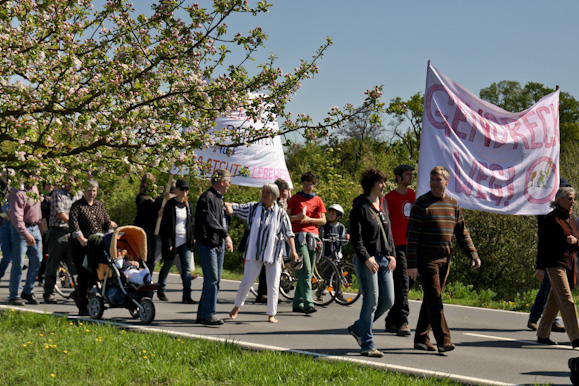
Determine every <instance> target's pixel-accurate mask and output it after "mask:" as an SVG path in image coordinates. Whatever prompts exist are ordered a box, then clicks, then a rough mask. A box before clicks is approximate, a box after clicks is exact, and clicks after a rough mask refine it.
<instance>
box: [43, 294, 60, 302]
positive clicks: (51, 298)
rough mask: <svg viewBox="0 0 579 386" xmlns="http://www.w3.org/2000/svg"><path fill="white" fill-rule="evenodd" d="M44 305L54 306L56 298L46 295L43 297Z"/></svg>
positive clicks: (52, 295)
mask: <svg viewBox="0 0 579 386" xmlns="http://www.w3.org/2000/svg"><path fill="white" fill-rule="evenodd" d="M44 303H46V304H56V303H58V301H57V300H56V296H54V294H51V295H48V296H45V297H44Z"/></svg>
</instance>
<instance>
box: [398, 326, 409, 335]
mask: <svg viewBox="0 0 579 386" xmlns="http://www.w3.org/2000/svg"><path fill="white" fill-rule="evenodd" d="M396 335H398V336H410V335H412V333H411V332H410V328H408V325H407V324H403V325H402V326H400V328H399V329H398V332H397V333H396Z"/></svg>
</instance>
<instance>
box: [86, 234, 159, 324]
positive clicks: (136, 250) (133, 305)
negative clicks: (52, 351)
mask: <svg viewBox="0 0 579 386" xmlns="http://www.w3.org/2000/svg"><path fill="white" fill-rule="evenodd" d="M121 251H122V253H125V251H126V258H127V259H128V260H131V261H137V262H138V263H139V267H140V268H141V269H142V268H145V264H144V261H143V260H144V259H146V257H147V234H146V233H145V231H144V230H143V229H142V228H139V227H135V226H122V227H119V228H117V229H116V230H115V231H114V232H112V233H108V234H106V235H102V234H101V235H92V236H90V237H89V240H88V247H87V260H89V264H88V265H89V266H92V267H93V268H96V270H95V271H96V274H97V277H98V282H97V286H96V287H94V288H93V289H92V290H91V292H90V295H89V297H90V299H89V303H88V312H89V315H90V317H91V318H93V319H100V318H102V316H103V313H104V311H105V309H107V308H126V309H128V310H129V313H130V314H131V316H132V317H133V318H135V319H136V318H141V322H142V323H143V324H150V323H151V322H152V321H153V320H154V319H155V305H154V304H153V301H152V300H151V299H152V298H153V294H154V291H155V290H157V289H158V288H159V284H150V280H148V281H147V283H145V284H136V283H133V282H130V281H129V280H128V279H127V277H126V276H125V274H124V273H123V272H121V270H119V268H118V267H117V265H116V264H115V263H116V260H117V256H118V255H120V252H121ZM91 252H92V253H91ZM97 261H98V264H97Z"/></svg>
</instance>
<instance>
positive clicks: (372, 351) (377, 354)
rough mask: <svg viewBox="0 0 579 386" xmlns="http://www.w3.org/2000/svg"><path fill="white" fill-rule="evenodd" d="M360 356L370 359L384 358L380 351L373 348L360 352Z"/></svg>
mask: <svg viewBox="0 0 579 386" xmlns="http://www.w3.org/2000/svg"><path fill="white" fill-rule="evenodd" d="M361 354H362V356H364V357H372V358H382V357H383V356H384V353H383V352H382V351H378V350H376V349H375V348H371V349H368V350H362V352H361Z"/></svg>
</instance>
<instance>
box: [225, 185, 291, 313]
mask: <svg viewBox="0 0 579 386" xmlns="http://www.w3.org/2000/svg"><path fill="white" fill-rule="evenodd" d="M278 197H279V188H278V187H277V185H276V184H265V185H264V186H263V188H262V189H261V201H259V202H249V203H247V204H231V205H232V207H233V214H234V215H237V216H239V217H241V218H242V219H244V220H245V221H246V222H247V224H248V226H249V237H248V239H247V247H246V248H245V254H244V258H245V269H244V273H243V279H241V283H240V284H239V289H238V290H237V296H236V298H235V306H234V307H233V309H232V310H231V312H230V313H229V316H230V317H231V319H235V318H236V317H237V314H238V313H239V309H240V308H241V307H242V306H243V304H244V302H245V299H246V298H247V295H248V293H249V290H250V287H251V286H252V285H253V283H254V281H255V279H256V278H257V276H258V275H259V272H260V270H261V267H262V266H263V265H265V273H266V276H267V284H268V288H267V314H268V322H270V323H277V322H278V320H277V319H276V318H275V315H276V314H277V300H278V296H279V280H280V275H281V254H282V250H283V245H284V242H286V241H287V242H288V244H289V246H290V248H291V256H292V258H293V259H294V260H297V259H298V254H297V251H296V248H295V244H294V237H295V235H294V233H293V232H292V226H291V222H290V220H289V216H288V215H287V213H286V212H285V210H283V209H282V208H281V207H280V206H279V205H277V203H276V199H277V198H278Z"/></svg>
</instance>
